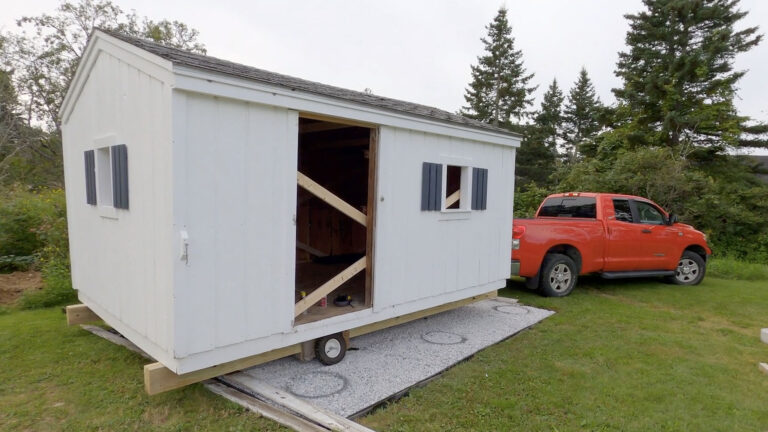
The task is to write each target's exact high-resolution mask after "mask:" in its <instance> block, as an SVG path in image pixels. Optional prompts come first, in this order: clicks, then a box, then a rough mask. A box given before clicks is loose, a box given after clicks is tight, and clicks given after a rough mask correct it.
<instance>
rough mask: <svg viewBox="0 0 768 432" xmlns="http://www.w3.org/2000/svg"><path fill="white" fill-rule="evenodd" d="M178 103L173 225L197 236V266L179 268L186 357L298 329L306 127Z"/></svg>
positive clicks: (244, 108) (210, 101) (224, 102)
mask: <svg viewBox="0 0 768 432" xmlns="http://www.w3.org/2000/svg"><path fill="white" fill-rule="evenodd" d="M174 101H175V102H174V103H175V104H176V105H177V106H178V109H175V116H174V122H175V130H176V134H175V141H174V145H175V148H176V152H177V153H178V155H177V156H176V157H175V160H177V161H179V165H180V166H179V170H177V172H176V188H175V189H176V191H177V198H176V201H175V203H176V204H175V205H176V216H175V220H176V223H175V226H176V227H177V228H178V229H179V230H181V229H184V230H186V231H187V232H188V235H189V262H188V263H183V262H181V261H179V262H178V263H177V265H176V273H177V287H176V296H175V299H176V304H175V310H176V317H177V320H176V327H175V330H176V333H175V345H176V356H177V357H179V358H183V357H186V356H188V355H190V354H194V353H200V352H205V351H210V350H213V349H215V348H217V347H222V346H227V345H232V344H235V343H239V342H243V341H246V340H248V339H253V338H258V337H265V336H269V335H273V334H277V333H281V332H286V331H289V330H290V329H291V322H292V319H293V315H292V310H293V292H294V280H293V279H294V278H293V269H294V267H293V265H294V253H295V251H294V247H293V246H294V242H295V239H294V237H295V227H294V224H293V220H294V213H295V202H296V201H295V200H296V178H295V175H296V146H297V139H298V121H297V116H296V113H295V112H290V111H288V110H285V109H279V108H272V107H265V106H260V105H255V104H248V103H244V102H240V101H235V100H231V99H225V98H215V97H211V96H203V95H200V94H195V93H186V92H177V93H176V95H175V96H174ZM182 113H183V114H182ZM229 360H232V359H229ZM222 361H224V360H222Z"/></svg>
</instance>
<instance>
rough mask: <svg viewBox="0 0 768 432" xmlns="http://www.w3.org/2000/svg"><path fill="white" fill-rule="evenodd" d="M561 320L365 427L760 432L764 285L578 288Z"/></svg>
mask: <svg viewBox="0 0 768 432" xmlns="http://www.w3.org/2000/svg"><path fill="white" fill-rule="evenodd" d="M579 283H580V285H579V286H578V287H577V289H576V290H575V291H574V292H573V294H572V295H571V296H570V297H566V298H561V299H547V298H542V297H539V296H537V295H535V294H532V293H530V292H528V291H526V290H525V288H524V287H523V286H522V283H514V282H512V283H510V286H509V287H508V288H507V289H506V290H504V291H502V292H501V294H502V295H505V296H511V297H518V298H520V300H521V302H523V303H525V304H529V305H533V306H539V307H543V308H547V309H551V310H554V311H557V314H555V315H554V316H552V317H550V318H548V319H546V320H545V321H543V322H541V323H539V324H537V325H536V326H535V327H533V328H532V329H530V330H528V331H525V332H523V333H521V334H519V335H518V336H516V337H514V338H511V339H508V340H506V341H504V342H502V343H500V344H498V345H495V346H493V347H490V348H488V349H486V350H483V351H482V352H480V353H478V354H477V355H476V356H475V357H474V358H473V359H472V360H470V361H468V362H466V363H463V364H461V365H459V366H457V367H454V368H453V369H451V370H449V371H448V372H447V373H445V374H444V375H443V376H442V377H440V378H439V379H438V380H436V381H433V382H432V383H430V384H429V385H428V386H426V387H425V388H422V389H417V390H413V391H412V392H411V394H410V396H409V397H407V398H404V399H402V400H401V401H399V402H398V403H395V404H392V405H390V406H388V407H386V408H385V409H381V410H379V411H377V412H375V413H373V414H372V415H370V416H368V417H367V418H365V419H363V421H362V423H364V424H366V425H368V426H370V427H373V428H375V429H377V430H379V429H381V430H396V431H397V430H425V431H449V430H498V431H502V430H504V431H506V430H520V431H561V432H562V431H584V430H589V431H728V432H731V431H766V430H768V375H765V374H763V373H761V372H760V371H759V370H758V367H757V364H758V362H760V361H762V362H768V345H766V344H764V343H762V342H761V341H760V328H762V327H768V282H766V281H765V280H762V281H753V282H744V281H738V280H724V279H715V278H707V279H705V280H704V282H703V283H702V284H701V285H700V286H696V287H678V286H673V285H666V284H663V283H659V282H654V281H620V282H618V283H617V282H607V281H604V280H601V279H598V278H583V279H582V280H580V282H579Z"/></svg>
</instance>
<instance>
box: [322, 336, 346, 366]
mask: <svg viewBox="0 0 768 432" xmlns="http://www.w3.org/2000/svg"><path fill="white" fill-rule="evenodd" d="M346 354H347V342H346V341H345V340H344V336H342V334H341V333H336V334H332V335H329V336H325V337H321V338H320V339H318V340H317V342H315V355H316V356H317V358H318V359H320V363H322V364H324V365H326V366H330V365H334V364H336V363H338V362H340V361H341V360H343V359H344V356H345V355H346Z"/></svg>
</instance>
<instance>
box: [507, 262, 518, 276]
mask: <svg viewBox="0 0 768 432" xmlns="http://www.w3.org/2000/svg"><path fill="white" fill-rule="evenodd" d="M509 274H510V276H519V275H520V261H518V260H512V265H511V266H510V273H509Z"/></svg>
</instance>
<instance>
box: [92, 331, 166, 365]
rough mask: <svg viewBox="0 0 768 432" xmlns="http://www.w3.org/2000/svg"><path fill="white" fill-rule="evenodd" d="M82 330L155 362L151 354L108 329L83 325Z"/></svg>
mask: <svg viewBox="0 0 768 432" xmlns="http://www.w3.org/2000/svg"><path fill="white" fill-rule="evenodd" d="M80 328H82V329H83V330H87V331H89V332H91V333H93V334H95V335H96V336H98V337H100V338H104V339H106V340H108V341H110V342H112V343H113V344H117V345H120V346H123V347H125V348H128V349H129V350H131V351H133V352H135V353H136V354H138V355H140V356H142V357H144V358H146V359H148V360H154V359H153V358H152V357H150V355H149V354H147V353H145V352H144V351H142V349H141V348H139V347H137V346H136V345H134V343H133V342H131V341H129V340H128V339H126V338H124V337H123V336H121V335H117V334H114V333H112V332H111V331H109V330H107V329H103V328H101V327H96V326H92V325H85V324H81V325H80Z"/></svg>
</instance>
